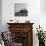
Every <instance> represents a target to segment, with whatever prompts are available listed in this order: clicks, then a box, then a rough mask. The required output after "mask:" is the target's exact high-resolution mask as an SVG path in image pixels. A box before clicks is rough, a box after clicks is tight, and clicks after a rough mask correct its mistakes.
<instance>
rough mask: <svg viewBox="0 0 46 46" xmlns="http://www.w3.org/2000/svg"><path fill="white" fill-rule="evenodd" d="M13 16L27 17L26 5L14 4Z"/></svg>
mask: <svg viewBox="0 0 46 46" xmlns="http://www.w3.org/2000/svg"><path fill="white" fill-rule="evenodd" d="M14 16H28V10H27V3H15V4H14Z"/></svg>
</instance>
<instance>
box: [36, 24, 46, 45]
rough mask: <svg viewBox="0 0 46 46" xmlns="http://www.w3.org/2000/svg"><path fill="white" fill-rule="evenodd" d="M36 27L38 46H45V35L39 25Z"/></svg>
mask: <svg viewBox="0 0 46 46" xmlns="http://www.w3.org/2000/svg"><path fill="white" fill-rule="evenodd" d="M36 29H37V34H36V35H38V40H39V46H45V35H44V32H43V28H42V27H40V25H39V28H36Z"/></svg>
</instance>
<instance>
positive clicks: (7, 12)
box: [2, 0, 46, 46]
mask: <svg viewBox="0 0 46 46" xmlns="http://www.w3.org/2000/svg"><path fill="white" fill-rule="evenodd" d="M14 3H27V4H28V7H27V9H28V16H27V17H15V16H14ZM41 5H42V4H41ZM10 19H14V20H15V19H17V20H19V22H25V20H26V19H29V20H30V22H31V23H34V25H33V45H34V46H38V39H37V37H36V27H38V25H39V24H41V26H43V28H45V27H46V26H45V25H46V22H45V21H44V20H46V16H45V15H44V14H43V13H42V12H41V7H40V0H2V26H3V29H2V30H3V31H7V30H8V26H7V22H8V21H9V20H10ZM20 20H21V21H20ZM45 29H46V28H45Z"/></svg>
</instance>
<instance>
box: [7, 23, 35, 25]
mask: <svg viewBox="0 0 46 46" xmlns="http://www.w3.org/2000/svg"><path fill="white" fill-rule="evenodd" d="M7 24H8V25H14V24H19V25H21V24H22V25H23V24H31V25H32V24H34V23H7Z"/></svg>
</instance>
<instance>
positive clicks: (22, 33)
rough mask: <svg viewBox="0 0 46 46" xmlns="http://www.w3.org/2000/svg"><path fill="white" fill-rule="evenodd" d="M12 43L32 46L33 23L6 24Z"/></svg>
mask: <svg viewBox="0 0 46 46" xmlns="http://www.w3.org/2000/svg"><path fill="white" fill-rule="evenodd" d="M7 24H8V25H9V27H8V28H9V31H11V33H12V37H13V41H15V42H18V43H23V45H22V46H33V30H32V29H33V27H32V25H33V23H7Z"/></svg>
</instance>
